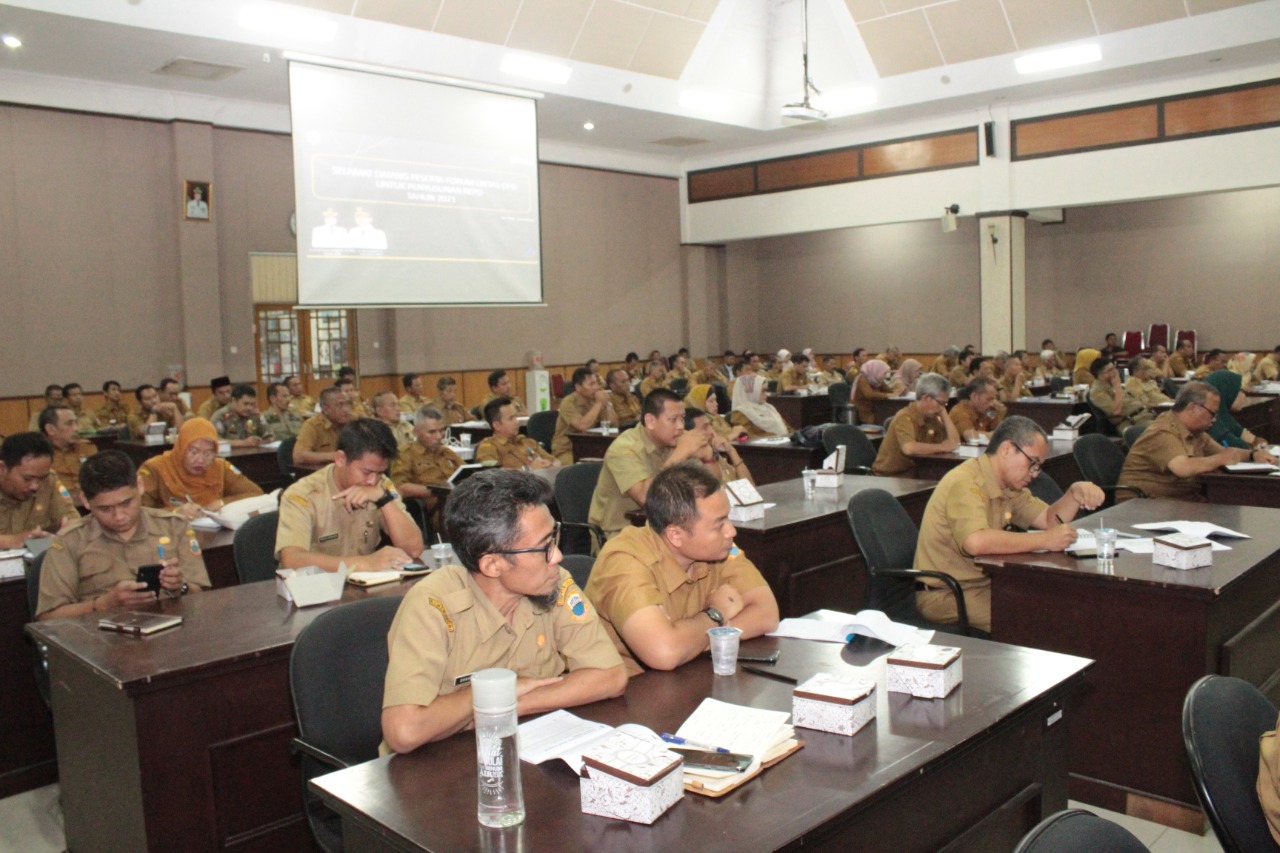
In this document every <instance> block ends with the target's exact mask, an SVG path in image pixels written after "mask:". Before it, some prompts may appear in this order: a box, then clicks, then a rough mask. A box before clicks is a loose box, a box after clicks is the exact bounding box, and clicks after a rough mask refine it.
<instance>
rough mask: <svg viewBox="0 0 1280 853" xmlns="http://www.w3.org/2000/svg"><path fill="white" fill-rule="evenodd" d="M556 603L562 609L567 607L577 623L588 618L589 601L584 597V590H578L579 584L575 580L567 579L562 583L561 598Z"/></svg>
mask: <svg viewBox="0 0 1280 853" xmlns="http://www.w3.org/2000/svg"><path fill="white" fill-rule="evenodd" d="M556 603H557V604H559V605H560V606H561V607H567V608H568V609H569V613H570V614H572V615H573V618H574V619H575V620H576V621H581V620H583V619H585V618H586V617H587V599H586V597H585V596H583V594H582V590H580V589H578V584H577V583H575V582H574V580H573V578H565V579H564V580H563V581H561V582H560V597H559V599H558V600H557V602H556Z"/></svg>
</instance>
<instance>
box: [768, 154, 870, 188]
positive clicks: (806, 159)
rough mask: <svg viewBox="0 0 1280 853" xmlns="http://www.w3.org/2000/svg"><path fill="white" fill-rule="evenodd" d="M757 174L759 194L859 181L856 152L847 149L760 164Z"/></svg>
mask: <svg viewBox="0 0 1280 853" xmlns="http://www.w3.org/2000/svg"><path fill="white" fill-rule="evenodd" d="M756 172H757V174H758V176H759V177H758V178H757V183H758V186H759V189H760V191H761V192H768V191H773V190H786V189H798V188H800V187H807V186H816V185H818V184H835V183H842V182H845V181H855V180H857V179H858V178H859V177H860V175H859V171H858V149H856V148H846V149H843V150H840V151H823V152H820V153H817V154H806V155H804V156H801V157H788V158H786V159H783V160H770V161H767V162H764V163H760V164H759V165H758V166H757V167H756Z"/></svg>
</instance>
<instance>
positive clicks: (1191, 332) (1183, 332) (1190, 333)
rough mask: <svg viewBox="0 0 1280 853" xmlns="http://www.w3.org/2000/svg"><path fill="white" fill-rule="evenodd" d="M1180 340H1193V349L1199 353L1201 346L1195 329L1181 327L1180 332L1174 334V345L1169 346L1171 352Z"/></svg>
mask: <svg viewBox="0 0 1280 853" xmlns="http://www.w3.org/2000/svg"><path fill="white" fill-rule="evenodd" d="M1178 341H1191V351H1192V352H1193V353H1195V354H1197V355H1198V354H1199V352H1200V346H1199V344H1198V343H1197V341H1196V330H1195V329H1179V330H1178V334H1176V335H1174V336H1173V347H1169V351H1170V352H1172V351H1173V348H1174V347H1176V346H1177V345H1178Z"/></svg>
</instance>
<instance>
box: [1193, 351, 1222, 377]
mask: <svg viewBox="0 0 1280 853" xmlns="http://www.w3.org/2000/svg"><path fill="white" fill-rule="evenodd" d="M1230 359H1231V357H1230V356H1229V355H1227V354H1226V353H1225V352H1223V351H1222V350H1220V349H1218V348H1217V347H1214V348H1213V349H1211V350H1209V352H1207V353H1205V356H1204V363H1203V364H1201V365H1200V366H1199V367H1197V368H1196V369H1195V373H1193V374H1192V377H1191V378H1192V379H1203V378H1204V377H1206V376H1208V375H1209V374H1210V373H1213V372H1214V371H1215V370H1226V369H1227V362H1228V361H1230Z"/></svg>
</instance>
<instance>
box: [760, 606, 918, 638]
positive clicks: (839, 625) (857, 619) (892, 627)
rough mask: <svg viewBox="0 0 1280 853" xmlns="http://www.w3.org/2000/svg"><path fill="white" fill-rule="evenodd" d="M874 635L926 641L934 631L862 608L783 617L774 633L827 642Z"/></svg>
mask: <svg viewBox="0 0 1280 853" xmlns="http://www.w3.org/2000/svg"><path fill="white" fill-rule="evenodd" d="M857 635H861V636H863V637H871V638H873V639H876V640H880V641H882V642H885V643H888V644H889V645H891V646H907V645H924V644H927V643H929V642H930V641H931V640H932V639H933V632H932V631H926V630H924V629H923V628H917V627H915V626H914V625H905V624H903V623H901V622H894V621H893V620H892V619H890V618H889V617H888V616H886V615H884V613H882V612H881V611H879V610H862V611H859V612H858V613H857V614H848V613H837V612H835V611H826V612H825V616H824V617H823V618H822V619H783V620H782V622H781V623H779V625H778V628H777V630H775V631H772V632H770V633H769V636H770V637H792V638H794V639H798V640H819V641H821V642H826V643H847V642H849V641H850V640H851V639H853V638H854V636H857Z"/></svg>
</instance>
